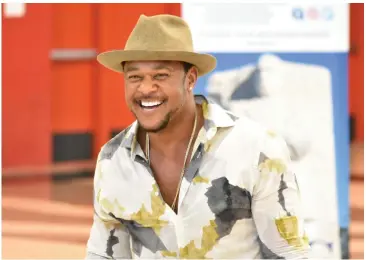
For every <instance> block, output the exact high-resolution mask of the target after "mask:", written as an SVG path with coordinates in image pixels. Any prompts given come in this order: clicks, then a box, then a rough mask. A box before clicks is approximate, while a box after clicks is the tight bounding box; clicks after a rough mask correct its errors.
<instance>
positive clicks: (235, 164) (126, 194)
mask: <svg viewBox="0 0 366 260" xmlns="http://www.w3.org/2000/svg"><path fill="white" fill-rule="evenodd" d="M98 61H99V62H100V63H101V64H102V65H104V66H105V67H107V68H109V69H111V70H114V71H117V72H119V73H123V76H124V81H125V98H126V103H127V104H128V106H129V108H130V110H131V111H132V112H133V113H134V115H135V116H136V119H137V120H136V122H134V123H133V124H132V125H131V126H130V127H129V128H127V129H126V130H124V131H123V132H121V133H120V134H118V135H117V136H116V137H115V138H113V139H112V140H110V141H109V142H108V143H107V144H105V145H104V146H103V147H102V149H101V151H100V154H99V156H98V161H97V167H96V173H95V180H94V189H95V190H94V193H95V198H94V209H95V214H94V223H93V226H92V228H91V233H90V238H89V241H88V244H87V251H88V255H87V257H88V258H115V259H121V258H196V259H202V258H249V259H250V258H306V257H307V253H308V242H307V238H306V236H305V234H304V231H303V220H302V218H301V216H300V214H301V213H300V198H299V192H298V187H297V183H296V178H295V175H294V173H293V172H291V171H290V170H289V169H288V167H289V163H290V159H289V153H288V150H287V148H286V144H285V142H284V141H283V140H282V139H281V138H280V137H279V136H276V135H275V134H274V133H271V132H269V131H267V130H265V129H263V128H262V127H261V126H259V125H257V124H256V123H254V122H252V121H250V120H249V119H247V118H241V119H238V118H237V117H235V116H234V115H232V114H231V113H230V112H228V111H225V110H224V109H222V108H221V107H220V106H218V105H216V104H214V103H211V102H210V101H208V100H207V99H206V98H205V97H203V96H194V95H193V93H192V90H193V87H194V85H195V83H196V82H197V78H198V77H199V76H202V75H204V74H207V73H209V72H210V71H212V70H213V69H214V68H215V66H216V59H215V58H214V57H213V56H210V55H207V54H198V53H195V52H193V47H192V38H191V33H190V29H189V27H188V25H187V24H186V23H185V22H184V21H183V20H182V19H181V18H179V17H175V16H171V15H157V16H152V17H146V16H144V15H142V16H141V17H140V19H139V20H138V22H137V24H136V26H135V28H134V30H133V31H132V33H131V35H130V37H129V39H128V40H127V43H126V46H125V49H124V50H118V51H111V52H105V53H102V54H100V55H99V56H98Z"/></svg>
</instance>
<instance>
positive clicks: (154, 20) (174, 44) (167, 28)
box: [125, 14, 193, 52]
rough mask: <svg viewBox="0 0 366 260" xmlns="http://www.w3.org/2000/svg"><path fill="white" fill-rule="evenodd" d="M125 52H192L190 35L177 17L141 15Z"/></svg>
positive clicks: (183, 23) (185, 25)
mask: <svg viewBox="0 0 366 260" xmlns="http://www.w3.org/2000/svg"><path fill="white" fill-rule="evenodd" d="M125 50H144V51H188V52H192V51H193V41H192V34H191V31H190V28H189V26H188V24H187V23H186V22H185V21H184V20H183V19H182V18H180V17H178V16H173V15H166V14H162V15H155V16H150V17H148V16H145V15H141V16H140V18H139V20H138V21H137V24H136V26H135V28H134V29H133V30H132V32H131V34H130V36H129V38H128V40H127V42H126V45H125Z"/></svg>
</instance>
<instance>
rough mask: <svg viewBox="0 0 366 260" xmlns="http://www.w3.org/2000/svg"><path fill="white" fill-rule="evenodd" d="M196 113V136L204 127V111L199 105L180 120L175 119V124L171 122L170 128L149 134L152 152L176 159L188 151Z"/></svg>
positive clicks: (186, 112)
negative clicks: (182, 151) (179, 154)
mask: <svg viewBox="0 0 366 260" xmlns="http://www.w3.org/2000/svg"><path fill="white" fill-rule="evenodd" d="M196 113H197V123H196V131H195V133H194V135H196V134H197V133H198V132H199V129H200V128H201V127H202V125H203V116H202V110H201V107H200V106H197V105H195V106H193V107H192V108H191V109H189V110H188V111H187V110H186V111H184V112H182V113H181V114H180V115H179V118H178V117H177V118H174V122H170V123H169V126H168V127H167V128H166V129H164V130H162V131H161V132H159V133H149V134H148V135H149V140H150V150H153V151H155V152H158V153H159V154H161V155H164V156H165V157H175V155H176V154H177V153H180V152H181V150H183V149H187V145H188V142H189V140H190V138H191V135H192V131H193V127H194V120H195V114H196ZM192 145H193V144H192Z"/></svg>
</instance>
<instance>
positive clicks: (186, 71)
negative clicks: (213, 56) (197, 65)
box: [182, 61, 193, 73]
mask: <svg viewBox="0 0 366 260" xmlns="http://www.w3.org/2000/svg"><path fill="white" fill-rule="evenodd" d="M182 64H183V69H184V73H188V71H189V70H190V69H191V68H192V67H193V64H191V63H188V62H184V61H183V62H182Z"/></svg>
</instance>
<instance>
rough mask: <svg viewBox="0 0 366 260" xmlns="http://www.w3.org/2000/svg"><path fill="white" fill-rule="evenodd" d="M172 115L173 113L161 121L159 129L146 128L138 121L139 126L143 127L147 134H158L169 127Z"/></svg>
mask: <svg viewBox="0 0 366 260" xmlns="http://www.w3.org/2000/svg"><path fill="white" fill-rule="evenodd" d="M172 114H173V113H172V112H169V113H168V114H166V115H165V117H164V119H163V120H161V122H160V124H159V125H158V126H157V127H154V128H147V127H144V125H143V124H141V122H140V121H138V120H137V121H138V124H139V126H140V127H141V129H142V130H144V131H145V132H146V133H158V132H160V131H162V130H164V129H165V128H166V127H167V126H168V124H169V122H170V120H171V118H172ZM136 118H137V117H136Z"/></svg>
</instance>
